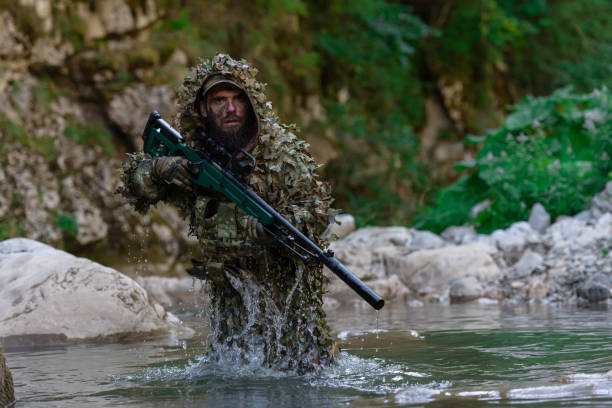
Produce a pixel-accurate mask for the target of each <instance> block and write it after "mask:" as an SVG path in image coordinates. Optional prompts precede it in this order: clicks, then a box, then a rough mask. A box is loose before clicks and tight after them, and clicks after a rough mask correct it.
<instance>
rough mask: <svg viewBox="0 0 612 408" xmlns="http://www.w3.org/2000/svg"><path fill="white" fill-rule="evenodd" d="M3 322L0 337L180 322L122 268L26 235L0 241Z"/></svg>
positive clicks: (72, 335)
mask: <svg viewBox="0 0 612 408" xmlns="http://www.w3.org/2000/svg"><path fill="white" fill-rule="evenodd" d="M0 321H1V322H2V325H0V338H2V337H8V336H27V335H41V334H42V335H59V336H65V337H66V338H67V339H88V338H96V337H104V336H110V335H118V334H122V333H144V332H151V331H158V330H163V331H165V330H169V329H171V328H173V327H175V328H179V327H180V324H181V323H180V321H179V320H178V319H177V318H176V317H175V316H174V315H172V314H170V313H167V312H166V311H165V310H164V308H163V307H162V306H161V305H160V304H159V303H157V302H156V301H154V300H153V299H152V298H150V297H149V295H148V294H147V292H146V291H145V290H144V289H143V288H142V287H141V286H140V285H138V284H137V283H136V282H135V281H134V280H132V279H130V278H128V277H127V276H125V275H123V274H121V273H119V272H118V271H116V270H114V269H112V268H108V267H105V266H103V265H100V264H98V263H95V262H92V261H90V260H88V259H84V258H77V257H75V256H73V255H71V254H69V253H66V252H64V251H60V250H57V249H55V248H53V247H50V246H48V245H45V244H42V243H40V242H37V241H33V240H29V239H25V238H13V239H9V240H6V241H3V242H0ZM187 330H188V329H187Z"/></svg>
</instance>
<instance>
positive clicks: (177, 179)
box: [151, 156, 193, 190]
mask: <svg viewBox="0 0 612 408" xmlns="http://www.w3.org/2000/svg"><path fill="white" fill-rule="evenodd" d="M189 165H190V162H189V160H187V159H186V158H184V157H181V156H171V157H168V156H164V157H155V158H154V159H153V164H152V166H151V177H152V178H153V181H155V182H156V183H165V184H172V185H174V186H176V187H178V188H180V189H183V190H192V189H193V183H192V182H191V180H190V177H191V176H193V172H192V170H191V169H190V167H189Z"/></svg>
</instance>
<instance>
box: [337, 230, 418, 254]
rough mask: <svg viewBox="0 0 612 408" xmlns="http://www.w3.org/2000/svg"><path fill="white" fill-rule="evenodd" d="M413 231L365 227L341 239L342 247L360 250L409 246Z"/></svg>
mask: <svg viewBox="0 0 612 408" xmlns="http://www.w3.org/2000/svg"><path fill="white" fill-rule="evenodd" d="M412 235H413V230H411V229H409V228H406V227H366V228H360V229H358V230H357V231H355V232H353V233H351V234H349V235H348V236H347V237H346V238H345V239H343V242H344V245H348V246H352V247H361V248H369V249H372V248H378V247H383V246H390V245H392V246H409V245H411V243H412Z"/></svg>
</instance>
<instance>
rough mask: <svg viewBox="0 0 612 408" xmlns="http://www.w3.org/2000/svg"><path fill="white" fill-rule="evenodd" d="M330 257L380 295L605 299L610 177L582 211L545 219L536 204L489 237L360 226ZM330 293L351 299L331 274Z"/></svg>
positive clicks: (610, 264)
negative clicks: (527, 214) (525, 216)
mask: <svg viewBox="0 0 612 408" xmlns="http://www.w3.org/2000/svg"><path fill="white" fill-rule="evenodd" d="M332 249H333V250H334V251H335V254H336V256H337V257H338V259H340V260H341V261H342V262H343V263H345V265H346V266H348V267H349V269H351V270H352V271H353V272H354V273H355V274H356V275H357V276H359V277H360V278H361V279H362V280H364V281H365V282H367V283H368V285H370V286H371V287H372V288H374V289H376V290H377V291H379V292H380V293H381V295H382V296H383V297H385V298H386V299H396V300H399V301H406V302H409V304H412V305H418V304H419V303H420V302H445V303H447V302H451V303H454V302H466V301H474V300H480V301H484V302H497V301H499V302H503V303H511V304H512V303H523V302H541V303H548V302H562V303H570V304H593V303H599V302H609V299H610V288H612V279H611V276H612V255H610V250H611V249H612V182H609V183H608V184H607V185H606V188H605V189H604V190H603V191H602V192H601V193H599V194H598V195H597V196H595V197H594V198H593V200H592V205H591V208H590V209H589V210H586V211H583V212H581V213H579V214H577V215H575V216H573V217H565V216H564V217H559V219H557V220H555V222H554V223H552V224H551V220H550V216H549V215H548V214H547V213H546V210H545V209H544V208H543V207H542V206H541V205H535V206H534V207H533V209H532V211H531V216H530V217H529V220H528V221H522V222H517V223H515V224H513V225H511V226H510V227H509V228H507V229H505V230H497V231H494V232H493V233H492V234H490V235H482V234H477V233H476V231H475V230H474V228H473V227H450V228H448V229H446V230H445V231H444V232H442V234H440V235H439V236H438V235H436V234H432V233H431V232H427V231H417V230H414V229H410V228H404V227H390V228H363V229H360V230H357V231H355V232H353V233H351V234H350V235H348V236H347V237H346V238H344V239H342V240H338V241H335V242H333V243H332ZM329 296H330V297H331V298H333V299H336V300H338V302H334V301H333V300H331V302H332V303H345V302H346V301H350V302H352V301H355V300H351V298H353V299H354V296H352V294H351V293H350V290H349V289H348V288H346V287H345V286H344V284H343V283H342V282H341V281H340V280H338V279H337V278H334V277H332V281H331V283H330V285H329Z"/></svg>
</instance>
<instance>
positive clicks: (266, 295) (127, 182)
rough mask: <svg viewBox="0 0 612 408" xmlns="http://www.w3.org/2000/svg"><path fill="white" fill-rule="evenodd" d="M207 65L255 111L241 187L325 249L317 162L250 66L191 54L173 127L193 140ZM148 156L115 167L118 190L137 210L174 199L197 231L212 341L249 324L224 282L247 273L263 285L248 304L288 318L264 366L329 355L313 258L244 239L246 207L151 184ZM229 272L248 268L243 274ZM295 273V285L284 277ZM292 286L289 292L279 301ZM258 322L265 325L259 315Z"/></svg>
mask: <svg viewBox="0 0 612 408" xmlns="http://www.w3.org/2000/svg"><path fill="white" fill-rule="evenodd" d="M217 73H221V74H223V75H225V76H227V77H229V78H232V79H234V80H235V81H236V82H237V83H238V84H239V85H240V86H241V87H242V88H243V89H245V90H246V91H247V92H248V94H249V97H250V100H251V102H252V104H253V107H254V109H255V112H256V116H257V117H258V119H259V125H260V126H259V129H260V132H259V134H258V136H257V138H258V139H257V140H255V142H256V144H255V145H254V147H253V148H252V149H251V154H252V155H253V156H254V157H255V159H256V160H257V166H256V168H255V170H254V172H253V174H252V176H251V177H250V178H249V180H248V181H247V183H248V185H249V186H250V187H251V188H252V189H253V190H254V191H255V193H257V194H258V195H260V196H261V197H262V198H263V199H264V200H266V201H267V202H268V203H269V204H270V205H271V206H272V207H274V208H275V209H276V210H277V211H278V212H279V213H281V214H282V215H283V216H285V217H286V218H287V219H288V221H289V222H291V223H292V224H294V225H295V226H296V228H298V229H300V230H301V231H302V232H303V233H304V234H305V235H306V236H308V237H309V238H310V239H311V240H312V241H313V242H315V243H316V244H318V245H319V246H321V247H323V248H325V247H326V246H327V242H325V241H324V240H322V239H321V238H320V236H321V233H322V232H323V231H324V229H325V228H326V227H327V225H328V223H329V218H330V215H331V212H332V211H331V208H330V207H331V202H332V199H331V195H330V188H329V185H327V184H326V183H324V182H322V181H321V180H319V178H318V176H317V174H316V169H317V168H318V165H317V164H316V163H315V161H314V160H313V158H312V157H311V156H310V154H309V153H308V150H307V149H308V144H307V143H306V142H304V141H302V140H299V139H298V138H297V135H296V132H297V130H296V128H295V126H293V125H285V124H282V123H280V121H279V120H278V117H277V116H276V114H275V113H274V112H273V110H272V104H271V103H270V102H268V101H267V100H266V97H265V95H264V93H263V91H264V84H262V83H260V82H258V81H257V80H256V79H255V75H256V73H257V70H256V69H255V68H253V67H251V66H250V65H248V64H247V63H246V62H245V61H236V60H233V59H231V58H230V57H229V56H227V55H224V54H218V55H216V56H215V57H214V58H212V59H206V60H203V61H201V63H200V64H198V65H197V66H196V67H195V68H194V69H193V70H192V71H191V72H190V73H189V74H188V75H187V77H186V78H185V81H184V82H183V85H182V86H181V87H180V90H179V105H180V107H181V110H180V112H179V114H178V116H177V118H176V123H175V125H176V127H177V128H178V129H179V130H180V132H181V134H182V135H183V136H184V137H185V140H186V143H187V144H188V145H189V146H190V147H192V148H195V149H201V148H203V147H202V146H199V145H198V141H197V140H194V139H195V138H194V137H193V134H194V132H193V131H194V129H195V128H196V127H197V126H202V125H203V124H202V122H201V121H200V118H199V116H198V113H197V112H196V110H195V109H194V101H195V99H196V96H197V92H198V90H199V88H200V86H201V85H202V83H203V81H205V79H206V78H207V77H208V76H210V75H212V74H217ZM149 160H150V158H147V157H146V156H145V155H143V154H135V155H131V156H130V160H129V162H128V163H126V164H125V165H124V168H123V172H122V176H121V177H122V180H123V183H124V187H123V188H122V190H121V192H122V194H124V195H125V196H126V197H127V199H128V200H129V201H130V203H131V204H132V205H133V206H134V207H135V208H136V209H138V210H140V211H146V209H147V208H148V207H149V206H150V205H153V204H155V203H156V202H157V201H158V200H163V201H167V202H170V203H173V204H175V205H176V206H177V207H178V208H179V209H180V211H181V212H182V213H183V215H184V216H185V217H190V228H191V233H193V234H195V235H196V236H197V238H198V240H199V242H200V244H201V247H202V253H203V255H202V256H203V264H204V265H203V266H202V268H204V271H203V273H204V274H208V276H209V278H210V279H209V281H210V285H209V288H210V292H211V296H212V299H213V302H217V305H218V307H219V309H218V310H219V311H218V312H217V313H216V315H215V316H213V317H215V319H221V321H222V322H223V323H222V327H221V328H220V329H219V332H218V333H219V335H218V339H217V340H218V341H219V342H222V339H227V338H235V336H239V334H240V333H245V331H249V330H255V329H253V327H248V328H247V327H246V326H245V325H246V324H247V323H248V322H247V320H245V319H246V317H245V316H247V315H246V314H245V307H246V306H245V304H246V303H247V302H246V300H245V299H244V298H243V297H241V296H242V295H240V293H238V291H237V290H236V288H235V287H234V286H233V285H232V282H234V283H235V279H246V278H245V276H248V278H249V279H251V280H253V284H254V285H256V286H257V285H259V286H261V287H262V288H265V290H262V291H261V293H259V292H258V295H257V296H262V298H261V299H259V301H258V303H257V304H258V305H261V307H262V309H261V310H262V312H261V316H266V315H269V316H273V315H274V316H277V318H276V319H277V320H278V319H280V317H278V316H279V314H280V315H281V316H284V315H287V316H288V317H287V318H286V319H285V320H286V327H285V328H284V329H282V330H280V331H279V330H277V332H278V333H277V334H278V335H279V338H278V341H279V342H280V343H285V344H286V349H283V352H282V353H276V352H274V353H272V352H271V353H266V356H267V357H266V359H265V364H266V365H269V366H272V367H278V368H287V369H292V370H297V371H299V372H305V371H310V370H312V369H314V368H316V367H317V366H319V365H320V364H327V363H329V362H330V361H331V359H332V357H331V348H332V339H331V337H330V336H329V329H328V327H327V324H326V322H325V314H324V312H323V310H322V295H323V290H324V289H323V288H324V283H325V278H324V275H323V272H322V268H321V266H319V265H309V266H304V265H297V264H296V263H295V262H294V261H293V259H292V258H291V256H290V254H288V253H287V251H286V250H285V249H283V248H279V247H278V246H277V245H272V246H265V245H263V244H262V243H261V242H254V241H252V240H250V239H249V237H248V231H247V216H246V214H244V212H242V211H241V210H240V209H237V208H236V206H235V205H234V204H233V203H231V202H228V201H227V200H226V199H225V198H224V197H205V196H202V195H196V194H194V193H187V192H182V191H177V190H176V189H172V188H169V187H167V186H163V187H162V186H157V185H155V183H153V182H152V180H151V176H150V167H151V166H150V162H149ZM215 209H216V212H215V211H214V210H215ZM300 268H303V269H300ZM230 271H234V272H235V271H248V274H243V273H242V272H241V273H239V274H236V273H230ZM298 271H300V273H299V274H298ZM236 276H238V278H236ZM230 277H234V278H231V279H230ZM298 278H299V279H298ZM296 279H297V280H298V281H299V283H298V284H297V286H296V285H294V284H289V282H294V281H296ZM294 286H295V289H292V288H294ZM292 290H293V291H294V292H295V293H293V294H292V296H291V299H290V302H287V299H288V296H289V294H290V293H291V291H292ZM275 309H276V310H275ZM261 318H263V317H261ZM281 320H282V319H281ZM259 327H260V329H261V330H263V331H266V330H268V329H266V328H265V327H266V324H264V322H262V323H261V324H260V325H259ZM262 335H263V333H262ZM239 337H240V336H239ZM236 341H238V340H236ZM219 344H221V343H219ZM242 347H246V344H242ZM270 347H272V346H270ZM304 350H310V352H308V353H306V352H304ZM211 352H214V347H211ZM315 356H316V358H315Z"/></svg>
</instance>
